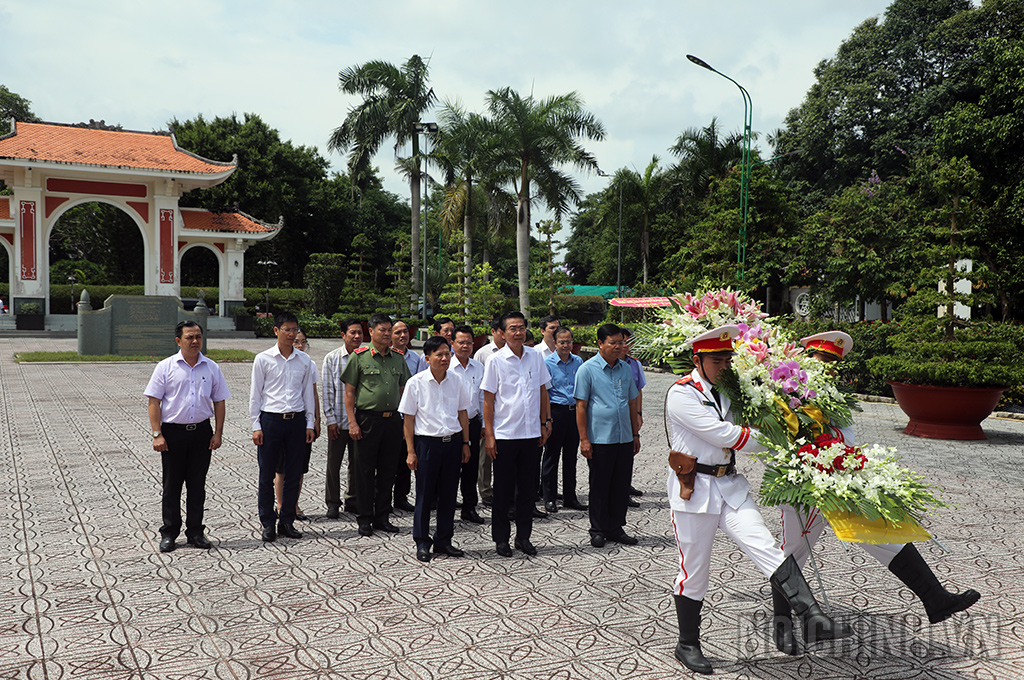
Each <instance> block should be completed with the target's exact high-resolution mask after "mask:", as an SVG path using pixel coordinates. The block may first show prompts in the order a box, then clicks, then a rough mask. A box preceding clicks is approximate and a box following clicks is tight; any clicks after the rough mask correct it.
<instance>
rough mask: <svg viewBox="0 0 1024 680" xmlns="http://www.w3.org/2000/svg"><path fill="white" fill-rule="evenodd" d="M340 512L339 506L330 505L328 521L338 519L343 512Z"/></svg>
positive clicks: (328, 507)
mask: <svg viewBox="0 0 1024 680" xmlns="http://www.w3.org/2000/svg"><path fill="white" fill-rule="evenodd" d="M339 510H340V508H339V507H338V506H337V505H334V504H333V503H332V504H330V505H328V506H327V519H338V516H339V515H341V512H339Z"/></svg>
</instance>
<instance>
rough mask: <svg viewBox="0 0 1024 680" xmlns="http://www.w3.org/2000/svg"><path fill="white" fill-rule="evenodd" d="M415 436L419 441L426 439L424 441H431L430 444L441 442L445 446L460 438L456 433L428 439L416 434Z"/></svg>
mask: <svg viewBox="0 0 1024 680" xmlns="http://www.w3.org/2000/svg"><path fill="white" fill-rule="evenodd" d="M416 436H417V437H419V438H420V439H426V440H428V441H432V442H443V443H445V444H447V443H448V442H450V441H454V440H455V439H456V438H458V437H460V436H461V433H459V432H456V433H455V434H448V435H445V436H443V437H429V436H427V435H425V434H418V435H416Z"/></svg>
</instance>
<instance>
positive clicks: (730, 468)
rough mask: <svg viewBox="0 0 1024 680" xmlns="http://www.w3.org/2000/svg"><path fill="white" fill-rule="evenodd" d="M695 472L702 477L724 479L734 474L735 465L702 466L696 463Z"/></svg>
mask: <svg viewBox="0 0 1024 680" xmlns="http://www.w3.org/2000/svg"><path fill="white" fill-rule="evenodd" d="M697 472H699V473H701V474H702V475H711V476H712V477H725V476H726V475H734V474H736V464H735V463H726V464H725V465H704V464H703V463H697Z"/></svg>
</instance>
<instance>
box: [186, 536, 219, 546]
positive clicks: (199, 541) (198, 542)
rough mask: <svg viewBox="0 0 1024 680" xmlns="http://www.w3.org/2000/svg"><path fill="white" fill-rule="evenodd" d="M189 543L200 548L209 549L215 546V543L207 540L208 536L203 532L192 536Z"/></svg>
mask: <svg viewBox="0 0 1024 680" xmlns="http://www.w3.org/2000/svg"><path fill="white" fill-rule="evenodd" d="M188 544H189V545H191V546H195V547H196V548H199V549H200V550H209V549H210V548H212V547H213V545H212V544H211V543H210V542H209V541H208V540H206V536H203V535H202V534H196V535H195V536H192V537H190V538H189V539H188Z"/></svg>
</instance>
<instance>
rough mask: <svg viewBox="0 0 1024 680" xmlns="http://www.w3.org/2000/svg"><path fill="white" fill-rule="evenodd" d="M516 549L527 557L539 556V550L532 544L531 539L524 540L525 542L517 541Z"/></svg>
mask: <svg viewBox="0 0 1024 680" xmlns="http://www.w3.org/2000/svg"><path fill="white" fill-rule="evenodd" d="M516 548H517V549H519V550H522V551H523V552H524V553H526V554H527V555H530V556H533V555H536V554H537V548H535V547H534V546H533V543H530V539H528V538H524V539H523V540H521V541H520V540H519V539H518V538H517V539H516Z"/></svg>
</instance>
